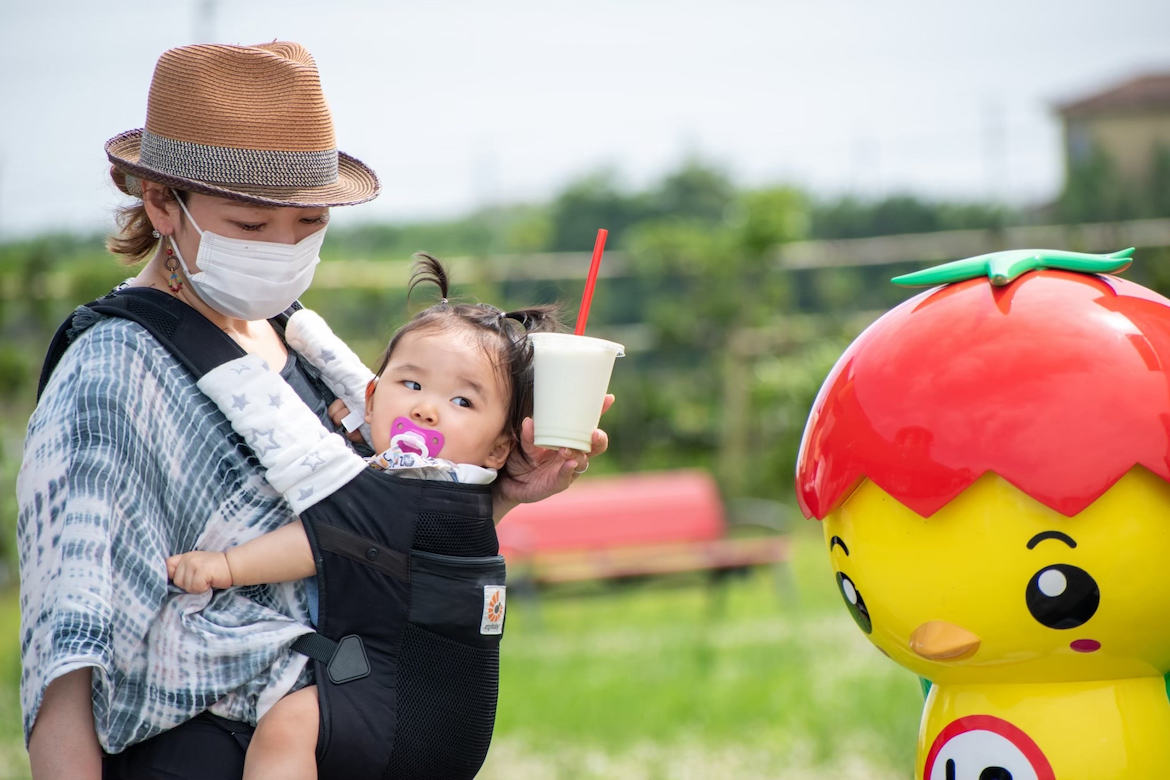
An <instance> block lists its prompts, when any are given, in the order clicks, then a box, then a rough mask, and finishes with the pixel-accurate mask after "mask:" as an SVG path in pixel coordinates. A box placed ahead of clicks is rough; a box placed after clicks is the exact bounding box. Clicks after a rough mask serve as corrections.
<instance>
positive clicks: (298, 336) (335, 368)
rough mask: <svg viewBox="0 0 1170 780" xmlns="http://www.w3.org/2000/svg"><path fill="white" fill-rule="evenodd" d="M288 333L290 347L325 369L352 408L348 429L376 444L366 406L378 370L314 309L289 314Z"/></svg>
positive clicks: (323, 373) (335, 389)
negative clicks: (371, 433) (371, 367)
mask: <svg viewBox="0 0 1170 780" xmlns="http://www.w3.org/2000/svg"><path fill="white" fill-rule="evenodd" d="M284 336H285V339H287V340H288V345H289V346H290V347H292V348H293V349H295V350H296V351H297V352H299V353H300V354H301V356H303V357H304V358H305V359H306V360H308V361H309V363H311V364H312V365H313V367H314V368H316V369H317V370H318V371H320V372H321V379H322V380H323V381H324V382H325V384H326V385H327V386H328V387H329V389H330V390H332V391H333V394H334V395H336V396H337V397H338V398H340V399H341V400H342V401H344V402H345V405H346V406H347V407H348V408H349V416H348V417H346V418H345V420H343V421H342V424H343V425H345V429H346V430H348V431H354V430H361V432H362V436H364V437H365V439H366V442H368V443H369V445H370V447H371V448H372V447H373V446H374V444H373V439H372V438H371V436H370V426H369V423H367V422H366V421H365V410H366V386H367V385H369V383H370V380H371V379H373V378H374V372H373V371H371V370H370V369H369V368H367V367H366V365H365V364H364V363H362V361H361V359H360V358H359V357H358V356H357V355H355V354H354V352H353V350H351V349H350V348H349V345H348V344H346V343H345V342H344V341H342V340H341V339H339V338H338V337H337V335H336V334H334V332H333V330H332V329H330V327H329V324H328V323H327V322H325V320H323V319H322V318H321V315H319V314H317V312H315V311H313V310H311V309H301V310H299V311H296V312H294V313H293V314H292V315H291V316H289V318H288V325H287V327H286V329H285V332H284Z"/></svg>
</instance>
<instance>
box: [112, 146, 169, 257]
mask: <svg viewBox="0 0 1170 780" xmlns="http://www.w3.org/2000/svg"><path fill="white" fill-rule="evenodd" d="M110 178H111V179H113V180H114V183H115V184H117V185H118V187H119V188H122V187H124V184H125V181H126V174H125V173H123V172H122V171H120V170H118V169H117V168H114V167H111V168H110ZM162 192H163V198H164V199H165V200H172V199H173V198H174V197H175V196H174V195H172V194H171V190H170V188H169V187H168V188H164V189H163V191H162ZM179 197H181V198H184V199H185V193H180V195H179ZM114 221H115V222H116V223H118V234H117V235H114V236H110V237H108V238H107V239H106V249H109V250H110V251H111V252H113V253H114V254H116V255H120V256H121V260H122V262H123V263H124V264H126V265H134V264H135V263H140V262H142V261H143V260H145V259H147V258H148V257H150V255H151V254H152V253H153V252H154V250H155V249H156V248H157V247H158V241H159V240H158V239H157V238H155V237H154V225H152V224H151V223H150V217H148V216H146V206H145V205H143V203H142V200H141V199H140V200H138V201H137V202H135V203H131V204H130V205H129V206H122V207H120V208H119V209H118V211H117V213H116V214H115V215H114Z"/></svg>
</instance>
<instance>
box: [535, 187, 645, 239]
mask: <svg viewBox="0 0 1170 780" xmlns="http://www.w3.org/2000/svg"><path fill="white" fill-rule="evenodd" d="M550 216H551V219H552V241H551V244H550V246H549V249H550V250H552V251H554V252H588V251H589V250H591V249H592V248H593V241H594V239H595V238H596V237H597V229H598V228H606V229H607V230H608V231H609V239H608V240H609V242H610V243H609V245H610V246H614V245H617V244H620V243H621V242H622V239H623V234H624V233H625V231H626V229H627V228H629V227H630V226H631V225H634V224H636V223H638V222H640V221H642V220H644V219H646V218H647V217H649V216H651V212H650V209H649V207H648V204H647V198H646V196H644V195H630V194H627V193H626V192H625V191H624V190H623V189H622V188H621V187H620V186H619V183H618V178H617V174H616V172H615V171H614V170H612V169H605V170H600V171H596V172H594V173H591V174H589V175H587V176H584V177H582V178H580V179H578V180H576V181H575V182H573V183H571V184H570V185H569V186H568V187H566V188H565V189H564V190H563V191H562V192H561V194H559V195H558V196H557V197H556V198H555V199H554V200H553V202H552V208H551V214H550Z"/></svg>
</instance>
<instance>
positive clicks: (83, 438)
mask: <svg viewBox="0 0 1170 780" xmlns="http://www.w3.org/2000/svg"><path fill="white" fill-rule="evenodd" d="M92 332H93V331H91V332H90V333H92ZM90 333H87V334H84V335H83V336H82V337H81V338H80V339H79V341H78V342H77V343H75V344H74V345H73V346H72V347H71V348H70V350H69V351H68V352H67V353H66V356H65V357H64V358H63V359H62V361H61V363H60V364H59V366H58V368H57V370H56V371H55V372H54V375H53V377H52V379H51V381H50V382H49V384H48V386H47V387H46V389H45V393H44V395H43V396H42V399H41V402H40V404H39V405H38V406H37V409H36V411H35V412H34V413H33V416H32V418H31V420H30V421H29V429H28V436H27V438H26V440H25V451H24V460H23V463H22V465H21V470H20V473H19V475H18V477H17V500H18V504H19V507H20V509H19V515H18V519H17V548H18V551H19V563H20V580H21V657H22V674H21V704H22V709H23V712H24V730H25V739H26V740H27V739H28V735H29V733H30V732H31V729H32V725H33V722H34V721H35V719H36V714H37V710H38V709H39V707H40V702H41V698H42V697H43V695H44V690H45V687H46V686H47V685H48V684H49V683H50V682H52V681H53V680H54V679H56V678H57V677H59V676H61V675H62V674H65V673H67V672H70V671H73V670H75V669H79V668H83V667H87V666H88V667H93V668H94V670H95V675H96V676H98V677H99V678H108V676H109V674H110V672H111V671H112V655H113V652H114V636H113V635H114V631H115V627H114V611H115V604H114V597H113V593H114V588H115V586H116V585H117V586H121V585H129V586H131V587H132V588H133V589H134V590H135V591H136V593H137V594H138V595H139V597H140V598H146V599H158V598H161V596H162V594H165V591H166V581H165V572H164V574H163V576H162V578H161V582H160V578H159V576H158V572H157V571H152V567H151V566H149V565H144V562H143V561H141V560H134V561H132V562H129V561H123V560H118V559H117V558H118V551H117V550H116V545H115V544H114V541H115V540H116V539H117V538H118V536H120V535H121V534H124V533H125V532H126V528H125V518H126V514H127V513H126V511H125V510H126V504H125V503H124V502H123V501H120V500H119V497H120V496H121V497H123V498H125V497H126V495H127V491H125V482H126V480H127V478H128V477H130V476H131V475H130V474H129V473H128V471H127V468H126V467H127V465H129V463H130V460H132V459H128V458H127V454H128V453H129V452H130V451H131V450H133V449H135V448H142V447H144V446H146V447H149V442H148V441H143V440H142V439H141V437H140V436H138V435H136V431H135V426H134V425H132V424H131V420H130V419H129V414H128V413H129V408H128V405H127V404H126V403H124V401H125V399H124V398H120V397H119V394H120V393H122V392H123V391H124V389H125V388H124V386H123V385H124V383H123V381H122V380H121V379H120V378H119V377H118V376H117V375H116V374H115V375H112V376H111V375H109V374H108V372H106V371H104V370H103V369H104V368H105V367H107V366H109V365H111V364H114V363H119V362H121V363H125V364H126V366H127V367H128V368H129V367H131V366H132V363H133V360H132V356H131V355H129V354H127V353H126V351H125V350H123V349H119V348H118V346H117V345H116V344H113V343H110V342H109V341H108V340H100V339H94V338H92V337H91V336H90ZM83 366H88V367H89V368H90V370H83ZM149 546H154V547H155V549H157V546H155V545H149ZM118 568H124V569H125V570H126V571H125V575H126V576H125V579H123V577H122V576H120V575H119V574H118V572H117V569H118ZM153 568H155V569H157V567H153Z"/></svg>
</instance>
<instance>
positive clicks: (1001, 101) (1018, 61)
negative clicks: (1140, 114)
mask: <svg viewBox="0 0 1170 780" xmlns="http://www.w3.org/2000/svg"><path fill="white" fill-rule="evenodd" d="M2 5H3V8H2V10H3V14H2V15H0V99H2V101H0V240H3V239H5V238H12V237H16V236H19V235H25V234H28V233H32V232H36V231H40V230H45V229H48V228H55V227H65V228H76V229H100V228H103V227H105V226H106V225H108V224H109V219H110V213H111V211H112V209H113V207H114V206H115V205H116V204H117V203H118V202H119V200H118V197H117V196H116V194H115V191H114V190H113V187H112V185H110V184H109V182H108V178H107V177H106V175H105V171H106V168H107V163H106V161H105V155H104V152H103V150H102V145H103V143H104V142H105V140H106V139H107V138H109V137H111V136H113V135H115V134H117V133H119V132H121V131H123V130H128V129H130V128H136V127H141V126H142V123H143V121H144V119H145V112H146V93H147V88H148V86H149V83H150V77H151V73H152V71H153V68H154V62H155V60H156V59H157V58H158V55H159V54H160V53H161V52H162V51H163V50H164V49H166V48H169V47H171V46H178V45H183V44H186V43H192V42H196V41H205V40H215V41H217V42H224V43H242V44H250V43H256V42H259V41H264V40H273V39H277V38H279V39H286V40H295V41H299V42H301V43H303V44H305V45H306V46H307V47H308V48H309V50H310V51H311V52H313V55H314V57H315V58H316V60H317V63H318V66H319V68H320V70H321V74H322V80H323V82H324V85H325V90H326V94H327V96H328V98H329V102H330V105H331V107H332V109H333V113H334V121H335V123H336V125H337V137H338V142H339V145H340V148H341V149H342V150H344V151H346V152H349V153H350V154H353V155H354V156H356V157H358V158H359V159H362V160H363V161H365V162H366V163H368V164H369V165H371V167H373V168H374V169H375V170H376V171H378V173H379V175H380V176H381V178H382V181H383V185H384V190H383V194H382V195H381V197H379V198H378V200H376V201H374V202H373V203H371V204H367V205H363V206H359V207H356V208H353V209H341V210H338V213H337V214H336V217H337V218H338V221H339V222H348V221H351V220H361V221H365V220H377V219H409V218H419V217H439V216H447V215H452V214H457V213H460V212H462V211H465V210H467V209H469V208H472V207H475V206H480V205H484V204H487V203H491V202H500V201H516V200H536V199H540V198H543V197H546V196H548V195H549V194H551V193H553V192H555V191H557V189H558V188H560V187H561V186H563V185H564V184H565V183H566V182H568V181H569V180H570V179H572V178H573V177H575V176H578V175H581V174H582V173H585V172H588V171H590V170H593V169H596V168H598V167H600V166H603V165H609V166H613V167H615V168H616V169H617V170H619V171H620V172H621V173H622V175H623V177H624V178H625V180H626V181H627V182H629V184H630V185H631V186H632V187H638V186H643V185H645V184H648V183H649V182H652V181H654V180H655V178H657V177H658V176H660V175H661V174H662V173H664V172H665V171H668V170H670V169H671V168H673V167H674V166H676V165H677V164H678V163H679V161H680V160H681V159H682V158H684V157H685V156H686V155H687V154H691V153H694V154H698V155H700V156H701V157H703V158H705V159H708V160H710V161H713V162H715V163H718V164H721V165H723V166H724V167H725V168H726V169H727V170H728V171H729V172H730V173H731V174H732V175H733V176H734V177H735V178H736V179H737V180H738V181H740V182H742V183H745V184H763V183H772V182H789V183H794V184H798V185H801V186H805V187H807V188H809V189H811V190H813V191H814V192H817V193H820V194H840V193H845V192H854V193H858V194H862V195H877V194H883V193H887V192H893V191H902V192H913V193H917V194H920V195H925V196H939V197H948V198H961V199H975V198H987V197H995V198H1002V199H1005V200H1009V201H1012V202H1035V201H1041V200H1046V199H1048V198H1051V197H1052V196H1053V195H1055V193H1056V192H1057V190H1058V189H1059V187H1060V183H1061V177H1062V175H1063V173H1062V162H1061V152H1060V128H1059V123H1058V121H1057V119H1056V117H1055V116H1054V114H1053V112H1052V105H1053V103H1055V102H1060V101H1063V100H1065V99H1068V98H1075V97H1079V96H1082V95H1083V94H1085V93H1087V92H1091V91H1094V90H1097V89H1099V88H1102V87H1105V86H1110V85H1112V84H1113V83H1116V82H1117V81H1120V80H1124V79H1126V78H1129V77H1131V76H1133V75H1136V74H1139V73H1143V72H1150V71H1158V70H1162V71H1165V70H1170V34H1168V31H1170V2H1167V0H1111V1H1110V2H1102V0H981V2H979V3H970V2H968V3H958V2H946V0H876V1H875V0H800V1H797V0H774V1H773V2H761V1H758V0H757V1H756V2H749V1H748V0H719V2H713V1H712V2H685V1H684V0H674V1H673V2H667V1H666V0H590V2H588V3H581V2H576V3H567V2H557V0H496V1H495V2H482V0H480V2H470V1H469V0H468V1H465V0H444V1H443V2H431V3H424V2H418V1H417V0H415V1H414V2H385V3H369V2H360V1H359V0H318V2H305V1H304V0H167V1H166V2H159V1H158V0H155V2H151V3H145V2H140V1H139V0H122V1H121V2H118V3H111V2H94V1H92V0H73V1H72V2H66V1H64V0H62V1H59V2H54V1H53V0H46V1H44V2H28V1H27V0H3V2H2ZM204 6H209V7H211V8H212V9H213V13H212V14H211V19H212V20H213V23H212V24H211V25H210V31H209V27H208V25H207V22H206V21H201V18H202V19H204V20H205V19H206V17H201V15H200V13H199V9H200V8H201V7H204Z"/></svg>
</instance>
